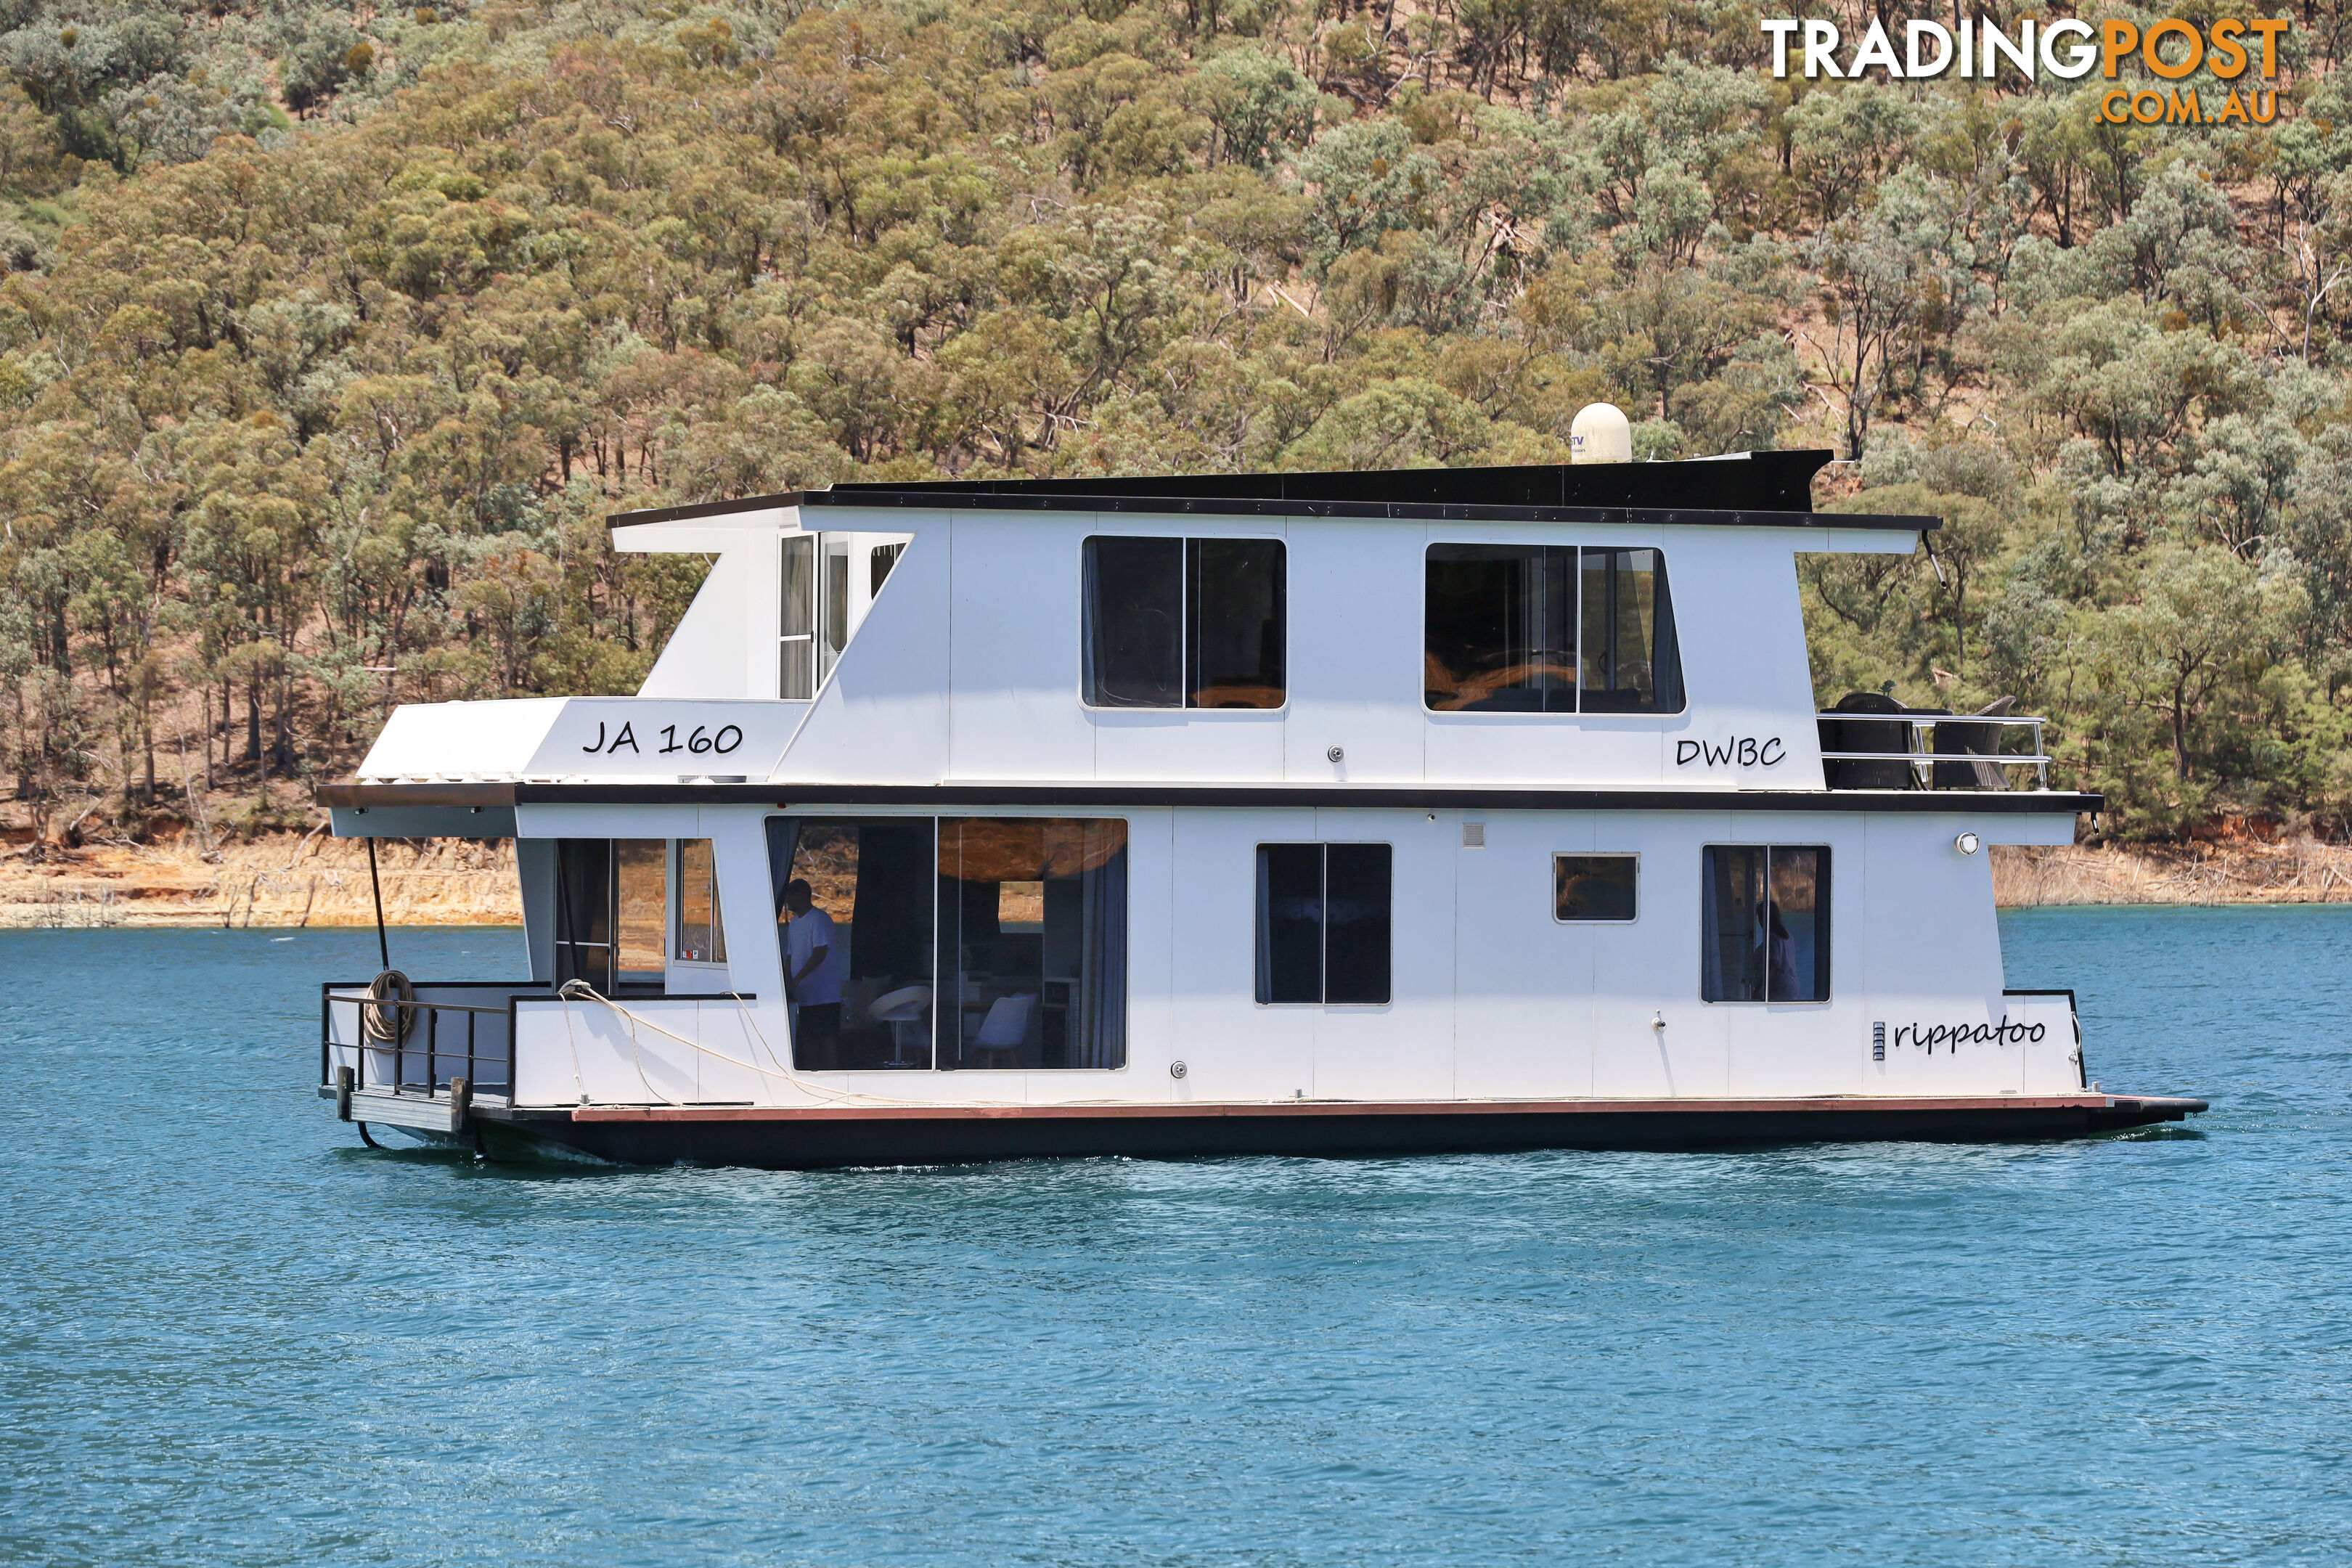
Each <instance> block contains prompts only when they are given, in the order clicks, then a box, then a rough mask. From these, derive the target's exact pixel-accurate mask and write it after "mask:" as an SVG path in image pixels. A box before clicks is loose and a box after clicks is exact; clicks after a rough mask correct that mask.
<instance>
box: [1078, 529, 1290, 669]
mask: <svg viewBox="0 0 2352 1568" xmlns="http://www.w3.org/2000/svg"><path fill="white" fill-rule="evenodd" d="M1285 597H1286V595H1285V589H1284V584H1283V547H1282V542H1281V541H1280V540H1275V539H1136V538H1128V537H1123V536H1116V535H1104V536H1100V537H1097V538H1093V539H1089V540H1087V544H1086V585H1085V614H1084V618H1085V627H1084V631H1083V633H1082V637H1083V641H1084V647H1085V662H1086V669H1085V677H1084V680H1085V690H1086V699H1087V702H1088V703H1089V704H1091V705H1092V706H1094V707H1097V708H1279V707H1281V706H1282V704H1283V696H1284V690H1285V688H1286V676H1285V672H1284V651H1285V648H1284V630H1283V611H1284V602H1285Z"/></svg>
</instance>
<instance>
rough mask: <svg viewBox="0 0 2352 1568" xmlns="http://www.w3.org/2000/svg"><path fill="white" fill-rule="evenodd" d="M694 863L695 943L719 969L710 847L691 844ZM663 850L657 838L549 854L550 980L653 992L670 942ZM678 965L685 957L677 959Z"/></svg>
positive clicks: (573, 843)
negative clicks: (696, 855)
mask: <svg viewBox="0 0 2352 1568" xmlns="http://www.w3.org/2000/svg"><path fill="white" fill-rule="evenodd" d="M691 843H692V844H694V845H698V846H699V848H700V856H701V862H700V863H701V867H702V888H701V892H700V896H701V900H702V908H703V910H704V911H705V912H704V913H703V915H702V921H703V926H702V935H701V938H700V940H701V942H703V943H705V944H706V945H710V946H714V947H715V949H716V956H715V957H713V958H710V959H709V960H707V961H706V962H710V963H724V962H726V957H727V953H726V939H725V937H724V935H723V934H722V933H721V932H720V931H719V925H718V918H717V913H716V910H717V908H718V904H717V891H716V888H717V883H716V878H717V872H716V869H715V868H714V867H713V866H712V864H711V857H710V841H709V839H707V838H704V839H697V840H692V841H691ZM669 868H670V845H669V843H668V842H667V841H666V840H664V839H659V838H564V839H559V840H558V841H557V843H556V851H555V977H556V981H557V983H558V984H562V982H563V981H566V980H584V981H586V982H587V983H588V984H591V985H593V986H594V987H595V988H596V989H597V990H598V991H600V992H604V993H606V994H610V993H612V992H614V991H615V990H618V989H621V988H625V987H635V986H646V985H655V986H657V985H660V984H662V983H663V980H664V977H665V974H666V964H667V956H666V952H665V944H666V942H667V940H668V937H669V921H670V909H671V903H670V898H669ZM678 956H680V957H681V958H683V957H686V956H688V955H687V954H686V953H684V952H680V953H679V955H678Z"/></svg>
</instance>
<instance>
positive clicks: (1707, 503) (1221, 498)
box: [608, 449, 1942, 533]
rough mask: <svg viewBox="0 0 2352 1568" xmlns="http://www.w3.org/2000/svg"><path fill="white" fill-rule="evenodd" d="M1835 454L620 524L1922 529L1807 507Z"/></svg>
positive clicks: (1191, 477)
mask: <svg viewBox="0 0 2352 1568" xmlns="http://www.w3.org/2000/svg"><path fill="white" fill-rule="evenodd" d="M1830 461H1831V454H1830V453H1828V452H1826V451H1822V450H1819V449H1811V450H1804V451H1794V452H1743V453H1739V454H1738V455H1737V456H1733V457H1727V458H1690V459H1685V460H1682V461H1676V462H1667V463H1587V464H1580V465H1576V466H1570V465H1569V464H1566V463H1530V464H1521V465H1517V466H1512V467H1506V468H1394V469H1358V470H1342V471H1334V472H1311V473H1285V474H1159V475H1134V476H1122V477H1115V478H1109V479H934V480H924V481H920V482H908V483H889V484H844V485H835V486H834V487H833V488H832V489H824V490H790V491H785V492H782V493H781V494H777V495H766V496H748V497H745V498H743V499H742V500H727V501H706V502H703V503H701V504H699V505H695V506H674V507H652V508H646V509H645V510H637V511H625V512H618V513H615V514H614V516H613V517H612V518H611V519H609V520H608V521H610V522H611V524H612V525H613V526H614V527H616V528H617V527H625V526H628V525H630V524H633V523H646V522H675V521H685V520H688V519H691V518H703V517H720V516H725V515H726V514H728V513H730V512H739V511H756V510H764V509H768V508H772V507H787V506H801V507H835V506H838V507H900V508H908V509H923V510H937V509H942V508H955V509H958V510H963V509H982V508H984V509H987V510H1030V511H1135V512H1158V513H1177V514H1197V515H1209V516H1229V517H1230V516H1242V517H1267V516H1274V517H1375V518H1434V519H1443V520H1449V521H1498V522H1590V523H1600V524H1604V525H1606V524H1615V525H1618V526H1629V525H1631V526H1641V525H1666V526H1696V527H1713V528H1722V527H1735V528H1740V527H1744V528H1860V529H1886V530H1894V531H1901V532H1905V533H1923V532H1926V531H1928V530H1931V529H1935V528H1937V527H1940V526H1941V525H1942V520H1940V519H1938V518H1933V517H1914V516H1894V515H1883V514H1867V513H1858V512H1820V511H1815V510H1812V480H1813V476H1814V475H1815V474H1816V473H1818V472H1820V471H1821V469H1822V468H1823V467H1824V466H1825V465H1826V464H1828V463H1829V462H1830Z"/></svg>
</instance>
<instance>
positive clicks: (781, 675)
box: [776, 533, 907, 702]
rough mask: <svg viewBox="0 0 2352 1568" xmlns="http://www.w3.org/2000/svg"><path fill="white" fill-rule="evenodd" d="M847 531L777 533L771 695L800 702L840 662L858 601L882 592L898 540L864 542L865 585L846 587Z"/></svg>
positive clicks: (860, 608) (900, 550)
mask: <svg viewBox="0 0 2352 1568" xmlns="http://www.w3.org/2000/svg"><path fill="white" fill-rule="evenodd" d="M852 543H853V542H852V537H851V536H850V535H848V534H841V533H788V534H786V535H784V539H783V579H782V584H780V589H781V593H782V602H781V604H780V605H779V607H778V614H777V621H776V695H777V696H779V697H781V698H783V699H784V700H787V701H797V702H805V701H808V700H810V699H812V698H814V696H815V695H816V690H817V688H818V687H820V686H822V685H824V682H825V680H826V679H827V678H828V677H829V676H831V675H832V674H833V667H834V666H835V664H837V663H839V662H840V659H841V652H842V649H844V648H845V647H848V646H849V635H850V633H851V632H853V631H855V630H856V626H857V622H858V619H859V617H860V616H861V615H862V614H863V612H864V607H865V605H867V604H871V603H872V602H873V600H874V599H875V597H876V596H877V595H879V594H880V593H881V592H882V584H883V583H884V582H885V581H887V579H888V577H889V575H890V571H891V568H893V567H895V566H896V565H898V557H899V556H901V555H903V554H905V553H906V550H907V546H906V545H905V544H904V543H903V542H901V543H896V544H877V545H874V546H872V547H870V548H869V549H868V550H867V552H866V594H865V596H864V598H863V599H862V600H861V599H858V598H856V597H855V596H854V595H852V593H851V584H852V582H853V581H854V578H853V574H852V573H851V570H850V566H851V555H852Z"/></svg>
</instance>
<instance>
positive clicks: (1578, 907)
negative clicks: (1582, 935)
mask: <svg viewBox="0 0 2352 1568" xmlns="http://www.w3.org/2000/svg"><path fill="white" fill-rule="evenodd" d="M1641 867H1642V861H1641V858H1640V857H1639V856H1635V855H1555V856H1553V857H1552V858H1551V908H1552V918H1553V919H1554V920H1558V921H1572V922H1575V923H1577V924H1584V923H1586V922H1600V921H1621V922H1622V921H1630V920H1632V919H1633V916H1634V912H1635V910H1636V907H1637V905H1638V903H1639V899H1638V892H1639V888H1640V879H1641Z"/></svg>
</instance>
